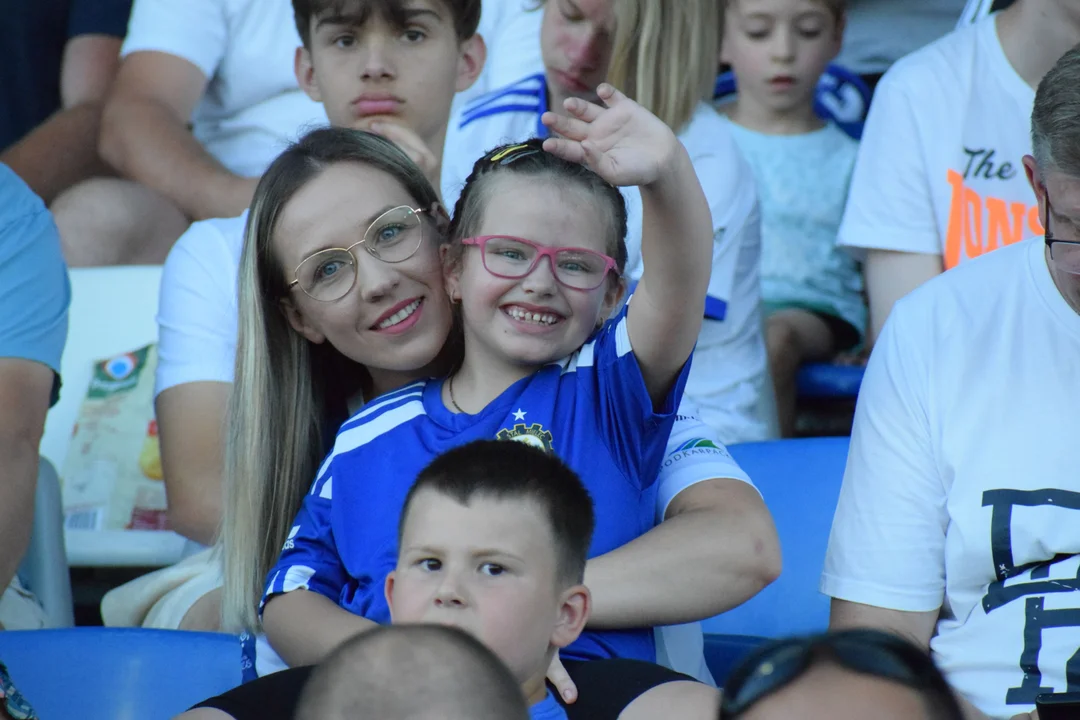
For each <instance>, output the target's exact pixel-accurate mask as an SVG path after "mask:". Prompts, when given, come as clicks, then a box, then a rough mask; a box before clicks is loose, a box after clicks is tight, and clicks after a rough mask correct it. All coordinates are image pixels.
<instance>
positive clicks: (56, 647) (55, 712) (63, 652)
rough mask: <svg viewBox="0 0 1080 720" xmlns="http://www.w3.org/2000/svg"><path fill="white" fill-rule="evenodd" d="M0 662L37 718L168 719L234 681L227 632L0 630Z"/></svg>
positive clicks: (231, 638)
mask: <svg viewBox="0 0 1080 720" xmlns="http://www.w3.org/2000/svg"><path fill="white" fill-rule="evenodd" d="M0 661H2V662H3V663H4V665H6V666H7V668H8V671H9V672H10V673H11V678H12V680H13V681H14V682H15V686H16V687H17V688H19V690H20V692H22V694H23V695H24V696H25V697H26V699H27V700H28V701H29V702H30V704H31V705H32V706H33V707H34V709H35V710H36V711H37V714H38V715H39V716H40V717H41V718H42V720H53V719H54V718H55V719H56V720H76V719H77V720H168V719H169V718H172V717H174V716H176V715H178V714H179V713H182V712H183V711H185V710H187V709H188V708H190V707H191V706H192V705H194V704H196V703H199V702H201V701H203V700H206V699H207V698H210V697H213V696H215V695H219V694H221V693H223V692H225V691H226V690H229V689H231V688H233V687H236V686H237V685H239V684H240V662H241V653H240V640H239V638H237V637H236V636H235V635H225V634H219V633H195V632H184V631H178V630H143V629H140V628H103V627H80V628H68V629H63V630H24V631H10V632H0Z"/></svg>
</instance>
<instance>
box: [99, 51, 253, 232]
mask: <svg viewBox="0 0 1080 720" xmlns="http://www.w3.org/2000/svg"><path fill="white" fill-rule="evenodd" d="M206 86H207V77H206V75H205V74H204V73H203V72H202V70H200V69H199V68H198V67H197V66H196V65H195V64H193V63H191V62H189V61H187V60H185V59H183V58H180V57H177V56H175V55H170V54H168V53H163V52H153V51H141V52H135V53H132V54H131V55H129V56H127V57H126V58H124V61H123V62H122V63H121V65H120V72H119V74H118V76H117V79H116V84H115V86H114V87H113V91H112V94H111V95H110V97H109V100H108V102H107V103H106V105H105V113H104V117H103V119H102V128H101V140H100V143H99V149H100V151H101V156H102V157H103V158H104V159H105V160H106V161H107V162H109V163H110V164H112V165H113V167H115V168H116V169H117V170H118V171H119V172H120V173H121V174H122V175H124V176H126V177H129V178H131V179H133V180H137V181H138V182H141V183H142V184H144V185H146V186H148V187H150V188H153V189H154V190H157V191H158V192H160V193H161V194H163V195H165V196H166V197H168V198H169V199H171V200H172V201H173V202H174V203H176V205H177V206H178V207H179V208H180V209H181V210H182V211H183V212H184V213H185V214H186V215H187V216H188V217H190V218H191V219H193V220H203V219H206V218H212V217H235V216H237V215H239V214H240V213H242V212H243V211H244V209H245V208H246V207H247V206H248V204H249V203H250V202H251V196H252V194H253V193H254V191H255V185H256V184H257V183H258V178H243V177H240V176H238V175H234V174H233V173H231V172H229V171H228V170H226V169H225V168H224V166H222V165H221V163H219V162H218V161H217V160H216V159H215V158H213V157H212V156H211V155H210V154H209V153H208V152H206V150H205V149H204V148H203V147H202V145H200V144H199V141H198V140H196V139H195V137H194V135H192V133H191V131H190V130H189V128H188V125H189V123H190V121H191V116H192V114H193V113H194V112H195V107H196V106H197V105H198V103H199V100H200V99H201V98H202V96H203V93H204V92H205V90H206Z"/></svg>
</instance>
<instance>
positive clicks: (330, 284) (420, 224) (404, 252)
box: [288, 205, 427, 302]
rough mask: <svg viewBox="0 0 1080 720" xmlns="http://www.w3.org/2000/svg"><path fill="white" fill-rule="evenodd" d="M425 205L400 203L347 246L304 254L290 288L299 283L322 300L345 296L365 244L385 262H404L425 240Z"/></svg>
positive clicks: (372, 253) (313, 295) (351, 285)
mask: <svg viewBox="0 0 1080 720" xmlns="http://www.w3.org/2000/svg"><path fill="white" fill-rule="evenodd" d="M425 212H427V210H425V209H423V208H411V207H409V206H408V205H400V206H398V207H396V208H391V209H390V210H387V211H386V212H384V213H383V214H382V215H380V216H379V217H377V218H375V220H374V221H372V223H371V225H369V226H368V228H367V230H366V231H365V232H364V237H363V238H361V239H360V240H359V241H358V242H355V243H353V244H352V245H350V246H349V247H347V248H327V249H326V250H320V251H319V252H317V253H313V254H311V255H309V256H308V257H306V258H304V260H303V262H301V263H300V264H299V265H297V266H296V270H295V271H294V272H293V277H294V280H293V281H292V282H291V283H289V287H288V289H289V290H291V289H292V288H293V286H296V285H299V286H300V289H301V290H303V291H304V294H305V295H307V296H308V297H310V298H311V299H312V300H318V301H319V302H332V301H334V300H338V299H340V298H343V297H345V295H347V294H348V292H349V291H350V290H352V287H353V285H355V284H356V263H357V257H356V254H355V250H356V248H357V247H358V246H361V245H362V246H363V247H364V249H365V250H367V252H368V254H369V255H371V256H372V257H373V258H376V259H378V260H381V261H383V262H385V263H399V262H404V261H406V260H408V259H409V258H411V257H412V256H413V255H415V254H416V251H417V250H418V249H419V248H420V246H421V245H422V244H423V242H424V221H423V218H422V217H421V215H422V214H423V213H425Z"/></svg>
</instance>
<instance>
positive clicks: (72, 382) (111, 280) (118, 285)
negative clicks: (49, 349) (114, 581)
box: [41, 265, 186, 567]
mask: <svg viewBox="0 0 1080 720" xmlns="http://www.w3.org/2000/svg"><path fill="white" fill-rule="evenodd" d="M69 274H70V277H71V308H70V310H69V311H68V339H67V345H66V346H65V348H64V357H63V360H62V361H61V365H60V371H61V375H62V378H63V382H64V385H63V388H62V389H61V391H60V401H59V402H58V403H57V404H56V405H55V406H54V407H53V408H52V410H50V411H49V415H48V417H47V418H46V420H45V434H44V436H43V437H42V439H41V454H42V455H43V456H44V457H46V458H48V459H49V460H50V461H51V462H52V464H53V466H54V467H55V468H57V469H58V470H60V471H61V472H62V471H63V468H64V459H65V458H66V457H67V452H68V446H69V445H70V444H71V435H72V431H73V429H74V427H75V422H76V420H77V419H78V416H79V408H80V407H81V405H82V402H83V399H84V398H85V397H86V391H87V388H89V386H90V379H91V376H92V368H93V364H94V362H95V361H97V360H102V359H105V358H108V357H112V356H114V355H118V354H120V353H123V352H128V351H130V350H134V349H136V348H139V347H142V346H144V345H149V344H150V343H153V342H156V341H157V336H158V327H157V317H156V316H157V307H158V289H159V286H160V284H161V266H158V265H153V266H136V265H127V266H121V267H102V268H75V269H72V270H71V271H70V272H69ZM64 535H65V540H66V549H67V558H68V562H69V563H70V564H71V566H72V567H163V566H165V565H171V564H173V563H175V562H177V561H178V560H179V559H180V558H181V556H182V554H183V551H184V547H185V542H186V541H185V540H184V538H183V537H181V536H179V535H177V534H176V533H172V532H165V531H151V530H98V531H92V530H74V529H73V530H68V531H67V532H66V533H64Z"/></svg>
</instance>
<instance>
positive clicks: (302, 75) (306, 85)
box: [293, 45, 322, 103]
mask: <svg viewBox="0 0 1080 720" xmlns="http://www.w3.org/2000/svg"><path fill="white" fill-rule="evenodd" d="M293 72H294V73H296V82H297V83H298V84H299V85H300V89H301V90H303V91H304V92H305V93H307V96H308V97H309V98H311V99H312V100H314V101H315V102H319V103H321V102H322V93H320V92H319V85H318V83H316V82H315V65H314V64H313V63H312V62H311V51H309V50H308V49H307V48H306V47H304V46H303V45H301V46H300V47H298V48H296V57H295V58H294V59H293Z"/></svg>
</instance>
